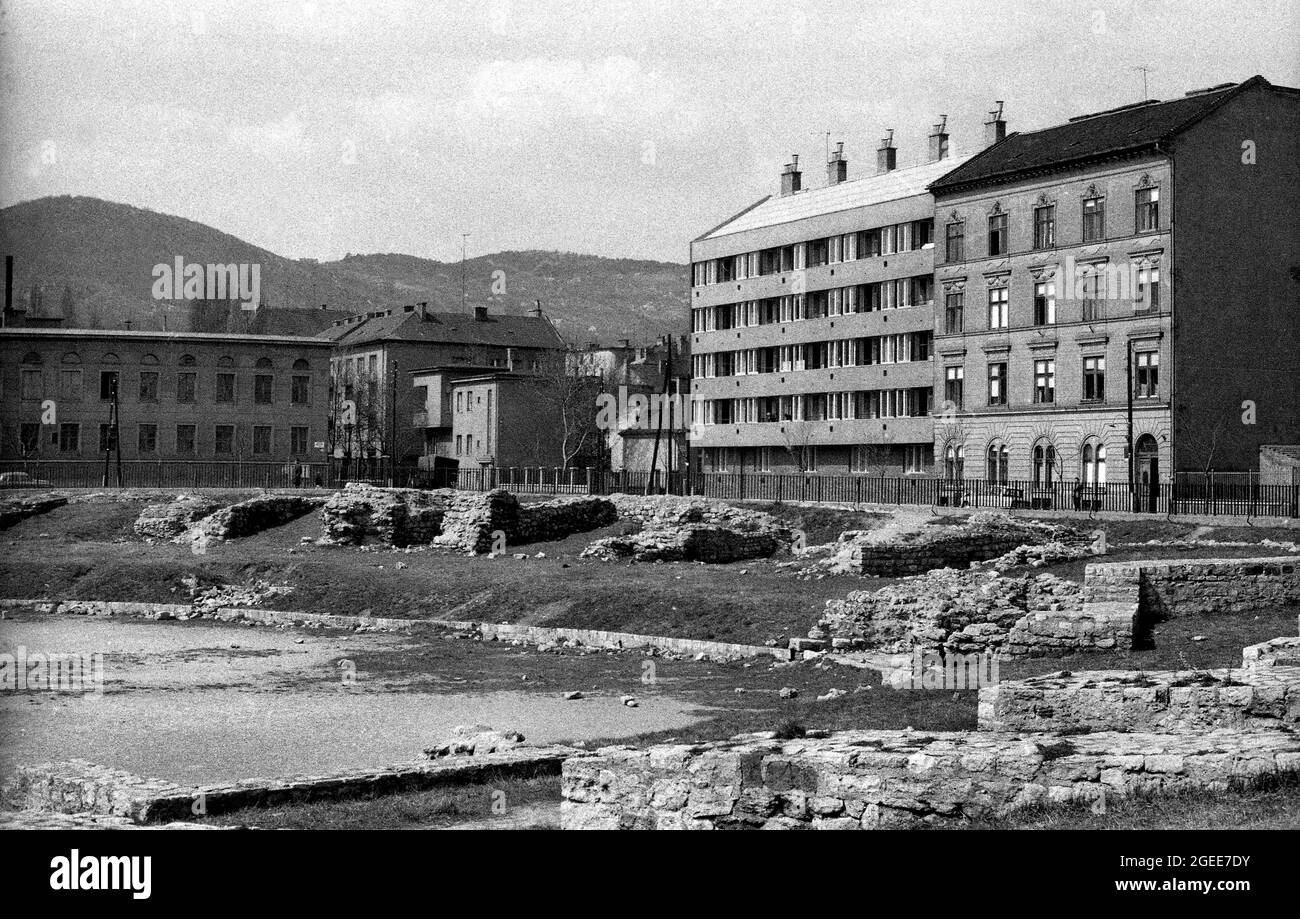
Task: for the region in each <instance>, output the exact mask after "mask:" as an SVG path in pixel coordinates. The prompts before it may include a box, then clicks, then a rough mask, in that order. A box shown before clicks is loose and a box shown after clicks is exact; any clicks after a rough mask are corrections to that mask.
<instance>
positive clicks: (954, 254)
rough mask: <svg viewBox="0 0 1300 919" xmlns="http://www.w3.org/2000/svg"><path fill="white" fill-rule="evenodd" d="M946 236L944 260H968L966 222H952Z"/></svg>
mask: <svg viewBox="0 0 1300 919" xmlns="http://www.w3.org/2000/svg"><path fill="white" fill-rule="evenodd" d="M946 234H947V235H946V236H945V237H944V261H948V262H962V261H965V260H966V224H965V223H962V222H960V221H959V222H957V223H950V224H948V226H947V228H946Z"/></svg>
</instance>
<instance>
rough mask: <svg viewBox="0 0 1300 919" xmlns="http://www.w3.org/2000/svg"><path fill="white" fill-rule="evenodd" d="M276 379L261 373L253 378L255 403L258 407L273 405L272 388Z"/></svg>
mask: <svg viewBox="0 0 1300 919" xmlns="http://www.w3.org/2000/svg"><path fill="white" fill-rule="evenodd" d="M273 380H274V377H272V376H271V374H269V373H259V374H258V375H257V376H255V377H253V402H254V403H256V404H257V405H270V404H271V386H272V382H273Z"/></svg>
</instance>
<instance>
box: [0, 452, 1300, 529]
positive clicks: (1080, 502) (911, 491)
mask: <svg viewBox="0 0 1300 919" xmlns="http://www.w3.org/2000/svg"><path fill="white" fill-rule="evenodd" d="M348 482H369V483H371V484H375V485H389V484H392V485H398V486H403V487H419V488H458V489H463V490H468V491H487V490H490V489H493V488H506V489H509V490H510V491H513V492H517V493H519V494H537V495H589V494H590V495H607V494H614V493H617V492H623V493H628V494H646V493H661V494H675V495H699V496H701V497H707V498H721V499H729V500H758V501H773V502H779V501H807V502H812V503H817V502H822V503H834V504H884V505H917V506H931V507H969V508H990V509H998V508H1000V509H1007V510H1018V509H1023V510H1044V511H1074V512H1080V513H1091V512H1094V511H1120V512H1138V513H1151V514H1159V515H1165V516H1174V515H1192V514H1196V515H1210V516H1237V517H1300V485H1272V484H1261V483H1260V481H1259V478H1258V476H1247V475H1233V474H1222V473H1219V474H1213V473H1211V474H1206V475H1204V476H1202V475H1199V474H1196V475H1192V474H1186V473H1180V474H1178V475H1176V476H1175V477H1174V481H1173V482H1165V483H1161V484H1158V485H1151V484H1147V483H1137V484H1135V485H1134V486H1132V487H1131V488H1130V487H1129V485H1128V483H1126V482H1107V483H1105V484H1102V485H1098V484H1093V483H1086V482H1080V481H1073V480H1058V481H1054V482H1050V483H1049V482H1033V481H1020V480H1013V481H1006V482H993V481H987V480H983V479H960V480H950V479H941V478H935V477H932V476H893V477H891V476H874V475H823V474H820V473H762V472H745V473H740V472H674V473H672V474H671V475H669V474H668V473H665V472H658V473H654V474H652V473H650V472H649V471H640V472H629V471H620V472H610V471H602V470H597V469H591V468H577V467H570V468H567V469H564V468H557V467H536V466H532V467H527V468H525V467H475V468H472V469H455V468H438V469H433V470H430V469H420V468H418V467H415V466H407V465H402V464H398V465H397V466H395V467H390V466H389V465H388V464H387V463H384V462H379V461H375V462H371V463H370V464H368V465H366V466H365V467H364V468H363V467H361V466H359V465H357V464H356V463H351V464H347V463H343V462H341V461H339V460H337V459H335V460H333V461H327V462H316V463H293V462H288V463H284V462H281V463H252V462H239V461H228V462H215V461H212V462H183V461H149V460H124V461H123V462H122V464H121V467H120V478H119V467H118V465H117V464H116V463H110V464H109V467H108V475H107V479H105V472H104V463H103V461H102V460H99V461H96V460H30V461H21V460H12V461H0V491H4V492H8V491H13V490H17V489H24V488H25V489H36V488H102V487H110V488H113V487H124V488H192V489H203V488H330V489H337V488H341V487H343V486H344V485H345V484H347V483H348Z"/></svg>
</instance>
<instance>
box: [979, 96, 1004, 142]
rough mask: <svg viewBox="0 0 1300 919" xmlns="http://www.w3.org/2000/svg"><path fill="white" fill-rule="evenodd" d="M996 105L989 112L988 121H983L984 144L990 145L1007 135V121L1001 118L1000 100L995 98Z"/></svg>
mask: <svg viewBox="0 0 1300 919" xmlns="http://www.w3.org/2000/svg"><path fill="white" fill-rule="evenodd" d="M997 105H998V107H997V108H996V109H994V110H993V111H991V112H989V119H988V121H986V122H984V146H985V147H991V146H993V145H994V144H996V143H998V142H999V141H1001V140H1003V139H1005V138H1006V136H1007V123H1006V122H1005V121H1003V120H1002V100H1001V99H998V100H997Z"/></svg>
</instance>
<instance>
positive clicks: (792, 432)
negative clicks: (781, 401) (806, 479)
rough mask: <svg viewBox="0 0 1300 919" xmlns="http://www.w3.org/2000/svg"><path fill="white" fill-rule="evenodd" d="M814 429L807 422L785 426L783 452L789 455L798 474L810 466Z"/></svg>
mask: <svg viewBox="0 0 1300 919" xmlns="http://www.w3.org/2000/svg"><path fill="white" fill-rule="evenodd" d="M815 431H816V428H814V427H813V425H812V424H810V423H809V422H807V421H793V422H788V423H787V424H786V425H785V435H784V439H785V451H786V452H787V453H789V454H790V458H791V459H792V460H794V464H795V466H796V467H798V469H799V471H800V472H807V471H808V470H809V467H810V466H811V465H812V452H813V449H815V448H814V447H813V444H812V441H813V434H814V432H815Z"/></svg>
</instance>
